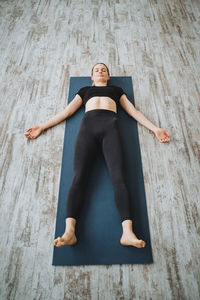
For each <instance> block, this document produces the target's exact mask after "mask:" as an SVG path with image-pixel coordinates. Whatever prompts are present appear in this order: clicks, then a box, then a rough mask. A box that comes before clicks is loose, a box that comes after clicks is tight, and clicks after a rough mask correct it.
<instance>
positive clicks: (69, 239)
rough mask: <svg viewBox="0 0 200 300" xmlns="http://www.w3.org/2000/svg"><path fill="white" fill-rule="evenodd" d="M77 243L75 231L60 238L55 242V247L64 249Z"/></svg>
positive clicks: (68, 232)
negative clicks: (63, 247) (65, 246)
mask: <svg viewBox="0 0 200 300" xmlns="http://www.w3.org/2000/svg"><path fill="white" fill-rule="evenodd" d="M76 243H77V238H76V235H75V233H74V231H67V232H65V233H64V234H63V235H62V237H58V238H57V239H55V240H54V246H56V247H62V246H64V245H74V244H76Z"/></svg>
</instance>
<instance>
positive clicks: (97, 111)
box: [85, 109, 117, 117]
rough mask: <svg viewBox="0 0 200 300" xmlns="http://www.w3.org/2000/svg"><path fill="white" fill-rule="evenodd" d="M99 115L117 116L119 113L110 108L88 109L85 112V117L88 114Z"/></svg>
mask: <svg viewBox="0 0 200 300" xmlns="http://www.w3.org/2000/svg"><path fill="white" fill-rule="evenodd" d="M98 115H108V116H109V115H110V116H115V117H117V113H116V112H114V111H113V110H108V109H92V110H88V111H86V112H85V117H88V116H98Z"/></svg>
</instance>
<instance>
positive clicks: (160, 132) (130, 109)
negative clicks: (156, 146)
mask: <svg viewBox="0 0 200 300" xmlns="http://www.w3.org/2000/svg"><path fill="white" fill-rule="evenodd" d="M120 104H121V106H122V107H123V109H124V110H125V111H126V112H127V113H128V114H129V115H130V116H131V117H133V118H134V119H135V120H137V121H138V122H139V123H140V124H142V125H143V126H145V127H146V128H148V129H150V130H151V131H152V132H153V133H154V134H155V135H156V137H157V138H158V140H159V141H160V142H169V140H170V138H169V137H170V134H169V132H167V130H164V129H162V128H159V127H157V126H156V125H154V124H153V123H151V122H150V121H149V120H148V119H147V118H146V117H145V116H144V115H143V114H142V113H141V112H140V111H139V110H137V109H136V108H135V106H134V105H133V104H132V103H131V102H130V101H129V100H128V98H127V97H126V95H125V94H123V95H122V96H121V98H120Z"/></svg>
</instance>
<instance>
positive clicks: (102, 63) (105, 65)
mask: <svg viewBox="0 0 200 300" xmlns="http://www.w3.org/2000/svg"><path fill="white" fill-rule="evenodd" d="M99 64H101V65H104V66H105V67H106V69H107V72H108V75H110V72H109V69H108V67H107V66H106V65H105V64H104V63H102V62H100V63H96V64H95V65H94V66H93V67H92V72H91V75H93V70H94V67H95V66H96V65H99ZM92 86H95V85H94V80H92Z"/></svg>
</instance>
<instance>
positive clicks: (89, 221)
mask: <svg viewBox="0 0 200 300" xmlns="http://www.w3.org/2000/svg"><path fill="white" fill-rule="evenodd" d="M91 84H92V82H91V77H70V87H69V100H68V103H70V102H71V101H72V99H73V98H74V96H75V94H76V93H77V92H78V90H79V89H80V88H81V87H83V86H87V85H91ZM108 84H114V85H117V86H120V87H122V88H123V90H124V92H125V93H126V94H127V97H128V99H129V100H130V101H131V102H132V103H133V104H134V105H135V103H134V94H133V86H132V79H131V77H130V76H123V77H118V76H113V77H111V78H110V80H109V81H108ZM117 112H118V120H119V124H120V129H121V132H122V137H123V143H124V151H125V161H126V172H127V174H126V176H127V180H128V188H129V190H130V194H131V206H132V214H133V231H134V232H135V234H136V236H137V237H138V238H139V239H143V240H144V241H145V242H146V247H145V248H136V247H133V246H122V245H121V244H120V238H121V235H122V226H121V221H120V216H119V213H118V210H117V208H116V205H115V201H114V189H113V185H112V182H111V178H110V175H109V171H108V168H107V165H106V163H105V160H104V157H103V154H102V153H101V152H100V150H99V153H98V155H97V158H96V159H95V160H94V163H93V165H92V168H91V169H90V175H89V179H88V184H87V186H86V191H85V194H84V204H83V208H82V211H81V215H80V217H79V218H78V220H77V224H76V236H77V240H78V242H77V243H76V244H75V245H72V246H70V245H64V246H62V247H61V248H58V247H55V246H54V251H53V261H52V264H53V265H55V266H66V265H111V264H149V263H152V262H153V258H152V249H151V240H150V232H149V222H148V214H147V207H146V196H145V188H144V179H143V171H142V161H141V153H140V145H139V136H138V128H137V121H136V120H135V119H133V118H132V117H131V116H130V115H129V114H127V113H126V112H125V111H124V110H123V108H122V107H121V105H120V104H119V105H118V107H117ZM84 113H85V109H84V107H81V108H80V109H79V110H78V111H76V112H75V114H73V115H72V116H71V117H70V118H68V119H66V126H65V136H64V147H63V155H62V167H61V176H60V188H59V197H58V207H57V218H56V229H55V238H57V237H58V236H60V237H61V236H62V234H63V233H64V230H65V207H66V198H67V195H68V191H69V188H70V185H71V183H72V178H73V158H74V144H75V139H76V136H77V134H78V130H79V127H80V122H81V120H82V118H83V116H84ZM122 201H123V199H122Z"/></svg>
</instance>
